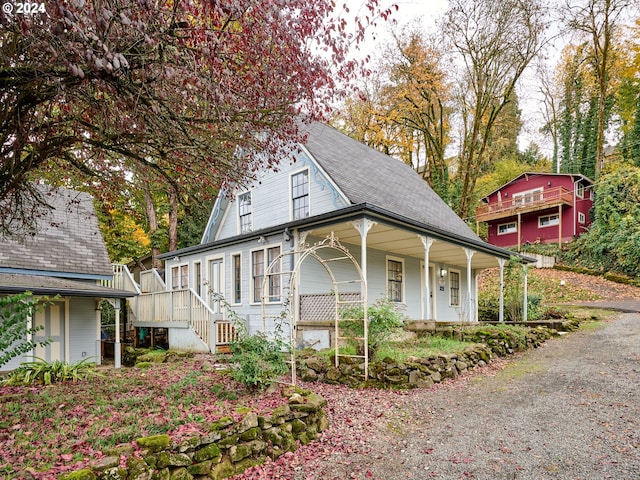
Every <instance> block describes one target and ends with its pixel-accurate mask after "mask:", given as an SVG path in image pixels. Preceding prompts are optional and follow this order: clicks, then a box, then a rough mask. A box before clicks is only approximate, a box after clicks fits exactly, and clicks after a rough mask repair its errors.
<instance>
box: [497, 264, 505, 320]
mask: <svg viewBox="0 0 640 480" xmlns="http://www.w3.org/2000/svg"><path fill="white" fill-rule="evenodd" d="M505 263H507V261H506V260H505V259H504V258H499V259H498V265H500V309H499V310H498V321H499V322H500V323H502V322H504V264H505Z"/></svg>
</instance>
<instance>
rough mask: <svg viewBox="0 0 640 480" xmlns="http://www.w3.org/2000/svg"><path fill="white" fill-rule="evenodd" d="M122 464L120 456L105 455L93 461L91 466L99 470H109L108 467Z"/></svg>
mask: <svg viewBox="0 0 640 480" xmlns="http://www.w3.org/2000/svg"><path fill="white" fill-rule="evenodd" d="M118 465H120V457H114V456H111V457H103V458H101V459H99V460H94V461H93V462H91V468H93V469H94V470H98V471H103V470H107V469H108V468H113V467H117V466H118Z"/></svg>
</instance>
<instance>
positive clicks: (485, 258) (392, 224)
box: [158, 203, 535, 268]
mask: <svg viewBox="0 0 640 480" xmlns="http://www.w3.org/2000/svg"><path fill="white" fill-rule="evenodd" d="M364 218H367V219H369V220H373V221H375V222H377V225H376V226H375V227H374V228H372V229H371V231H370V233H369V236H368V237H367V244H368V246H369V247H370V248H376V249H380V250H384V251H389V252H395V253H397V254H400V255H407V256H414V257H418V258H422V257H423V255H424V247H423V245H422V243H421V242H420V240H419V238H418V235H423V236H427V237H430V238H433V239H434V240H436V242H435V243H434V244H433V246H432V247H431V250H430V254H429V255H430V260H431V261H434V262H443V263H444V262H446V263H449V264H451V265H459V266H465V265H466V262H467V260H466V255H465V253H464V251H463V250H462V248H464V247H467V248H470V249H472V250H473V251H474V252H476V254H474V256H473V258H472V267H473V268H491V267H495V266H497V260H496V258H503V259H509V258H510V257H511V256H518V257H520V258H521V259H522V261H523V262H526V263H533V262H535V259H532V258H528V257H525V256H523V255H520V254H518V253H516V252H512V251H510V250H507V249H504V248H500V247H496V246H494V245H491V244H488V243H485V242H483V241H482V240H480V239H479V238H478V239H475V238H470V237H461V236H458V235H456V234H453V233H451V232H450V231H446V230H444V229H441V228H438V227H434V226H433V225H427V224H424V223H421V222H419V221H416V220H413V219H410V218H407V217H404V216H402V215H399V214H397V213H394V212H390V211H388V210H385V209H383V208H380V207H377V206H375V205H370V204H367V203H362V204H359V205H351V206H348V207H345V208H342V209H339V210H335V211H332V212H329V213H325V214H322V215H316V216H313V217H308V218H305V219H301V220H296V221H293V222H288V223H286V224H281V225H277V226H274V227H269V228H265V229H262V230H256V231H254V232H250V233H246V234H243V235H236V236H234V237H229V238H225V239H221V240H217V241H214V242H209V243H204V244H199V245H194V246H192V247H187V248H183V249H181V250H175V251H173V252H167V253H163V254H161V255H159V257H158V258H160V259H170V258H173V257H176V256H180V255H188V254H196V253H200V252H203V251H207V250H211V249H213V248H219V247H223V246H227V245H234V244H239V243H243V242H246V241H248V240H252V239H255V238H259V237H261V236H268V235H273V234H277V233H281V232H283V231H284V230H290V231H292V230H294V229H300V230H302V231H311V232H312V234H313V235H316V236H324V235H326V234H329V233H330V232H331V231H333V232H334V233H335V235H336V236H337V237H338V238H339V239H340V242H342V243H351V244H356V245H359V244H360V236H359V233H358V232H357V231H356V229H355V228H354V227H353V225H352V224H351V222H353V221H355V220H361V219H364Z"/></svg>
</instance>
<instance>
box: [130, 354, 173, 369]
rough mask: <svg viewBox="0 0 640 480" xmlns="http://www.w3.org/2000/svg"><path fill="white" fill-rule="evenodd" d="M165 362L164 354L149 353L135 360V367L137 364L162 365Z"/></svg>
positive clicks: (165, 356)
mask: <svg viewBox="0 0 640 480" xmlns="http://www.w3.org/2000/svg"><path fill="white" fill-rule="evenodd" d="M166 360H167V355H166V353H165V352H157V351H156V352H149V353H145V354H144V355H140V356H139V357H138V359H137V362H136V366H137V365H138V363H141V362H147V363H164V362H165V361H166Z"/></svg>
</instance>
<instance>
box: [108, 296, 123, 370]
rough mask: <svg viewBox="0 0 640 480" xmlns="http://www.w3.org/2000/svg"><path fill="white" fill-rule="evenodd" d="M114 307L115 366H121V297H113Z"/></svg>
mask: <svg viewBox="0 0 640 480" xmlns="http://www.w3.org/2000/svg"><path fill="white" fill-rule="evenodd" d="M110 301H111V302H113V307H114V308H115V315H116V342H115V344H114V345H113V366H114V367H115V368H120V367H121V366H122V363H121V362H122V358H121V350H120V299H119V298H112V299H110Z"/></svg>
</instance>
